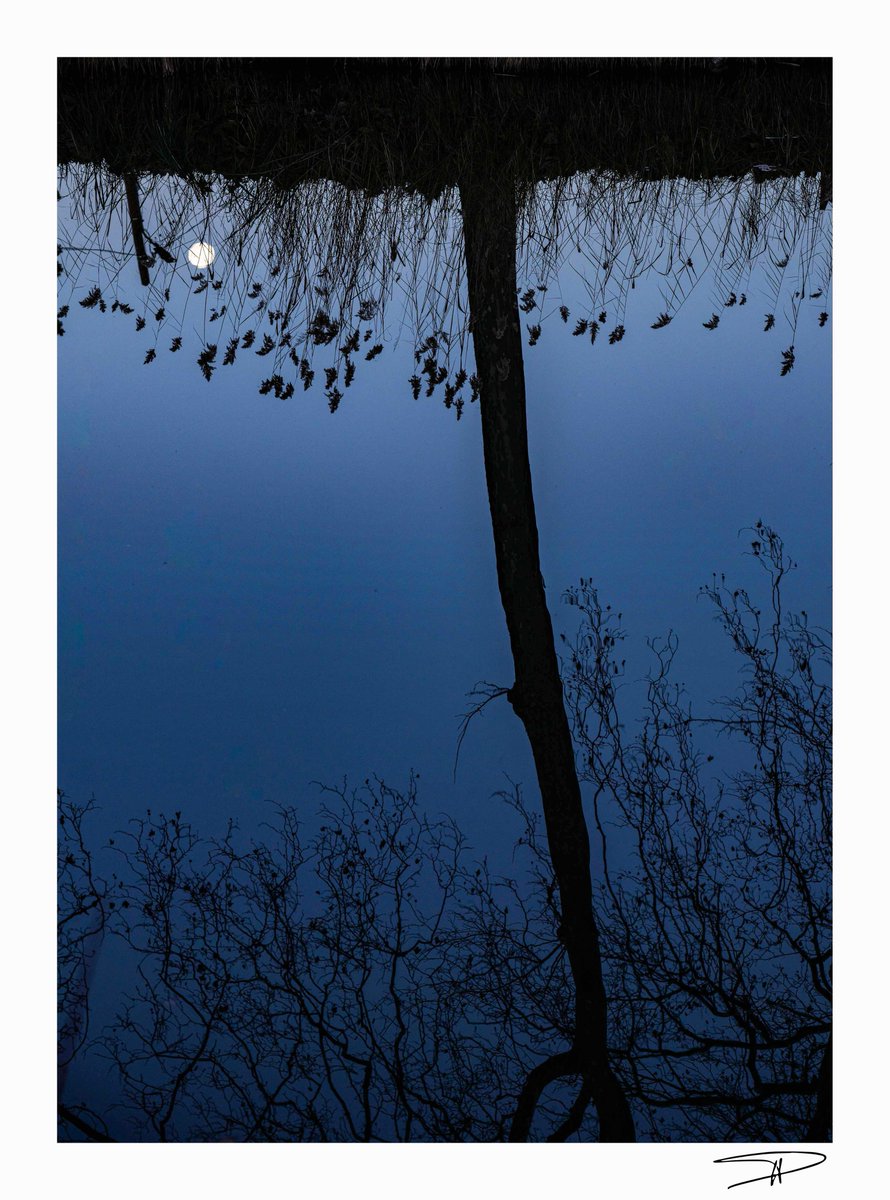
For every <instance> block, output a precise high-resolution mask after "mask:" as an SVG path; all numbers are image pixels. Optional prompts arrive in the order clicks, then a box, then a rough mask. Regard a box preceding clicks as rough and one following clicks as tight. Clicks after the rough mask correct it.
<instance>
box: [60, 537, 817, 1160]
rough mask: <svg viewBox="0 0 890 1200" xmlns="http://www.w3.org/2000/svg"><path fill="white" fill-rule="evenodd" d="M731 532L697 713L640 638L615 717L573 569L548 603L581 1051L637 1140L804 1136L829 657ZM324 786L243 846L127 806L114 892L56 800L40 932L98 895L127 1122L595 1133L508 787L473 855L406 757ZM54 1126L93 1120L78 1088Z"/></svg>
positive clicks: (550, 928) (355, 1132)
mask: <svg viewBox="0 0 890 1200" xmlns="http://www.w3.org/2000/svg"><path fill="white" fill-rule="evenodd" d="M753 543H754V546H756V547H757V549H756V550H755V551H753V553H754V555H755V557H756V558H757V559H758V560H759V562H760V563H761V564H763V566H764V567H765V568H766V572H767V580H768V586H769V597H770V598H769V601H768V602H767V603H766V604H765V605H764V608H763V609H761V608H760V607H759V604H758V602H757V601H756V599H755V598H753V597H752V596H751V595H749V593H748V592H746V591H744V590H741V589H738V590H734V591H733V590H730V589H728V588H727V587H726V586H725V584H724V583H723V582H722V580H721V581H718V580H714V581H713V583H712V584H711V585H710V586H709V587H708V588H706V589H704V594H705V596H706V598H707V599H708V601H709V603H710V604H711V605H712V607H713V611H714V612H715V614H716V616H717V618H718V620H719V622H720V624H721V626H722V628H723V629H724V631H725V633H726V634H727V636H728V639H729V640H730V642H731V644H732V647H733V649H734V651H735V652H736V654H737V655H738V656H739V657H740V658H741V661H742V664H743V667H744V670H745V673H744V674H743V676H742V677H741V686H740V688H739V689H738V690H737V692H736V693H735V694H733V695H732V696H731V697H729V698H728V699H726V700H724V701H722V702H721V704H720V707H719V709H718V715H712V716H707V717H698V716H696V715H695V714H694V713H693V711H692V709H691V708H690V705H689V703H688V702H687V701H685V700H684V697H683V693H682V691H681V690H680V689H679V688H678V687H677V686H675V685H674V684H672V683H671V677H670V670H671V666H672V663H673V659H674V655H675V651H676V643H675V641H674V640H673V639H669V640H668V641H667V642H665V643H652V645H653V649H654V652H655V663H656V669H655V671H653V673H652V675H651V678H650V680H649V683H648V701H647V705H646V708H645V711H644V714H643V717H642V720H641V722H640V724H639V727H638V729H637V732H636V734H635V735H634V736H629V735H628V734H627V733H626V727H625V726H623V725H622V721H621V720H619V707H620V706H619V700H620V689H619V684H620V683H621V681H622V678H623V675H622V667H621V664H620V660H619V659H618V658H617V655H618V653H619V647H620V645H621V640H622V636H623V635H622V632H621V629H620V624H619V622H618V618H617V615H615V614H613V613H612V610H611V609H609V608H604V607H603V606H602V605H601V604H600V602H599V599H598V597H597V595H596V593H595V591H594V590H593V588H592V587H591V586H590V584H589V583H586V582H585V583H582V585H581V586H580V587H579V588H577V589H574V590H573V591H571V592H570V593H569V594H568V599H569V601H570V604H571V606H572V608H573V609H576V610H577V612H578V613H579V614H580V618H581V619H580V624H579V628H578V631H577V636H576V637H575V638H574V640H573V641H572V642H571V643H568V644H569V646H570V650H569V658H568V660H567V662H566V663H565V664H564V676H565V694H566V697H567V702H568V710H569V713H570V714H571V716H572V719H573V725H574V733H575V745H576V748H577V751H578V755H579V762H580V764H581V768H580V774H581V776H582V779H583V781H584V784H585V788H586V789H589V790H591V791H592V799H593V804H594V811H595V821H596V830H597V834H598V845H599V849H600V850H601V852H602V875H601V877H600V882H599V885H598V887H597V888H596V890H595V892H594V904H595V912H596V919H597V923H598V927H599V936H600V947H601V961H602V970H603V985H604V991H605V993H606V994H607V995H608V997H609V1000H610V1004H609V1007H608V1024H607V1053H608V1055H609V1060H610V1062H611V1063H612V1067H613V1070H614V1073H615V1076H616V1078H617V1079H618V1080H619V1081H620V1085H621V1087H622V1089H623V1090H624V1093H625V1094H626V1095H627V1096H628V1098H629V1102H630V1105H631V1106H632V1112H633V1116H634V1120H635V1122H636V1125H637V1128H638V1129H639V1131H640V1134H641V1135H642V1136H644V1137H646V1138H648V1139H657V1140H663V1139H670V1140H681V1139H683V1140H690V1139H703V1140H715V1141H730V1140H752V1141H754V1140H760V1139H764V1140H779V1139H781V1140H803V1139H806V1140H826V1139H827V1138H828V1137H829V1136H830V1128H831V1118H830V1098H831V1066H830V997H831V985H830V953H831V942H830V898H829V886H830V860H829V854H830V802H829V795H830V691H829V689H828V686H827V683H826V682H825V680H824V676H825V674H826V667H827V662H828V654H829V650H828V643H827V639H826V637H825V635H823V634H822V633H821V632H820V631H818V630H814V629H812V628H811V627H810V626H809V624H808V620H807V617H806V615H805V614H799V613H791V614H786V613H785V611H784V609H783V602H782V584H783V579H784V577H785V575H786V573H787V571H788V570H789V568H790V565H791V564H790V562H789V560H788V559H787V557H786V556H785V554H784V550H783V548H782V545H781V542H780V541H779V539H778V538H777V537H776V535H775V534H774V533H773V532H772V531H771V530H769V529H767V528H765V527H763V526H759V527H757V528H756V529H755V531H754V535H753ZM715 731H716V733H718V734H719V737H720V743H719V744H720V745H721V746H722V747H724V748H723V749H722V750H721V757H722V758H727V759H728V760H729V761H732V763H733V767H732V769H731V770H730V771H728V772H726V773H724V775H723V776H722V777H720V776H715V775H714V774H713V768H712V767H711V766H710V764H709V761H708V755H707V754H706V753H705V751H704V750H703V749H699V748H697V741H698V740H699V739H701V738H704V739H705V740H706V741H707V742H708V743H710V741H712V740H713V736H712V735H713V734H714V732H715ZM324 796H325V802H324V806H323V810H322V813H321V816H320V818H319V820H320V825H319V826H318V828H317V831H316V832H315V833H314V834H313V835H312V836H309V837H306V836H304V835H303V834H302V833H301V829H300V825H299V822H298V819H297V814H296V811H295V810H291V809H286V808H282V809H279V810H276V812H275V815H274V820H273V821H272V823H271V824H270V826H269V831H268V837H266V838H264V839H263V840H262V841H255V842H253V843H251V844H249V845H244V844H243V839H240V838H239V836H238V834H237V830H236V829H235V828H234V827H232V828H230V830H229V832H228V834H227V835H226V836H225V837H223V838H222V839H219V840H216V841H212V840H211V841H203V840H202V839H200V838H199V836H198V834H197V833H196V831H194V830H193V829H192V828H191V827H190V826H189V824H188V823H187V822H186V821H184V820H183V818H182V816H181V814H179V813H177V814H174V815H173V816H172V817H166V816H163V815H161V814H151V813H150V814H147V815H146V817H144V818H142V819H140V820H138V821H134V822H133V823H132V824H131V828H130V831H129V832H128V833H127V834H125V835H117V836H116V837H115V839H114V843H115V844H114V846H113V848H112V849H113V852H114V853H116V854H118V855H119V856H120V859H121V866H120V868H119V869H118V872H117V876H118V878H116V879H113V880H112V885H113V886H110V885H108V884H106V883H104V882H102V881H101V880H99V879H97V878H96V873H95V871H94V870H93V868H92V865H91V863H90V854H89V850H88V848H87V842H86V840H85V837H84V831H83V818H84V817H85V816H86V815H87V814H86V813H85V812H83V811H80V810H77V809H76V808H75V807H74V806H72V805H71V803H70V801H67V799H65V800H64V805H65V808H64V812H65V814H66V820H65V822H64V824H63V825H62V827H61V831H62V841H61V845H62V859H63V861H66V860H67V856H68V855H69V853H72V854H74V856H75V861H76V863H77V864H78V878H79V879H80V880H81V881H90V882H89V885H88V886H87V885H86V884H85V883H83V882H81V883H80V884H78V886H77V887H74V888H72V887H70V886H69V887H66V889H65V891H64V899H63V903H68V904H69V905H70V906H71V915H72V917H73V920H65V918H66V917H67V915H68V914H67V913H66V912H64V911H63V914H62V916H63V927H68V928H71V927H73V926H74V925H75V924H76V922H77V920H78V919H79V918H81V917H82V916H83V914H84V912H89V913H92V911H93V908H94V907H95V906H96V904H97V903H99V902H100V901H101V904H102V906H103V911H105V913H106V917H107V928H108V933H109V935H110V936H112V937H113V938H114V939H115V940H116V941H117V942H118V943H120V942H121V940H122V942H123V943H124V944H125V945H126V946H128V947H129V948H130V951H131V957H132V958H133V960H134V962H135V963H136V964H137V967H138V969H137V970H136V972H135V973H134V976H133V978H134V984H133V987H132V990H131V995H130V997H129V1000H128V1001H127V1003H126V1005H124V1006H123V1007H122V1009H121V1011H120V1013H119V1015H118V1017H117V1019H116V1021H115V1023H114V1026H113V1027H112V1028H111V1029H108V1030H106V1031H105V1032H104V1034H103V1036H102V1038H101V1041H100V1045H101V1047H102V1049H103V1051H104V1053H105V1054H106V1055H109V1056H110V1058H111V1060H112V1061H113V1062H114V1063H116V1065H117V1068H118V1070H119V1072H120V1079H121V1083H122V1093H123V1094H122V1107H123V1109H129V1111H130V1113H131V1116H132V1119H133V1125H132V1136H135V1137H139V1138H150V1139H156V1140H161V1141H175V1140H189V1141H194V1140H208V1141H216V1140H252V1141H269V1140H287V1141H294V1140H319V1141H341V1140H346V1141H353V1140H355V1141H375V1140H379V1141H502V1140H507V1139H509V1138H511V1137H513V1136H515V1134H514V1131H515V1129H516V1128H517V1124H518V1122H524V1123H525V1126H524V1128H523V1136H524V1137H525V1138H528V1139H532V1140H536V1139H540V1138H546V1139H548V1140H553V1141H559V1140H565V1139H566V1138H569V1137H577V1138H581V1139H582V1140H589V1139H595V1138H598V1137H601V1136H602V1130H601V1126H600V1109H599V1107H598V1106H597V1105H596V1102H595V1096H594V1095H593V1092H592V1089H591V1088H590V1085H589V1075H587V1073H586V1071H585V1066H584V1063H583V1060H582V1059H581V1058H580V1057H579V1056H576V1055H574V1054H573V1052H572V1051H571V1050H570V1051H568V1052H567V1051H566V1046H567V1045H568V1046H569V1047H574V1045H575V1039H576V1027H577V1010H578V1008H579V1001H578V999H577V989H576V980H575V976H574V972H573V963H572V961H571V954H572V953H573V951H574V948H573V947H572V946H571V945H570V942H569V939H570V937H571V933H570V932H569V931H568V930H567V928H566V926H567V920H566V905H565V901H564V899H563V898H562V897H561V896H560V893H559V886H558V872H557V871H556V869H555V866H554V863H553V861H552V858H551V848H550V847H551V845H552V843H550V842H549V839H548V838H547V837H544V836H543V831H542V828H541V821H540V818H539V817H538V816H537V815H536V814H535V813H533V812H532V811H531V810H530V809H529V808H528V807H527V805H526V804H525V801H524V799H523V796H522V793H521V790H520V789H519V788H518V787H515V788H514V789H513V790H512V791H510V792H509V793H506V794H505V797H504V799H505V800H506V802H507V803H508V805H509V806H510V808H511V809H512V810H513V811H514V814H515V816H516V818H517V820H518V828H517V833H516V838H515V852H514V866H513V868H512V869H511V871H510V873H508V874H498V873H495V872H493V871H491V870H490V869H489V866H488V864H487V862H485V861H483V862H478V861H475V860H474V859H473V857H472V855H471V853H470V850H469V848H468V847H467V845H466V844H465V842H464V839H463V837H462V836H461V833H460V831H459V829H458V828H457V827H456V825H455V824H454V822H453V821H451V820H449V819H447V818H440V819H438V820H430V819H428V818H426V817H424V815H423V813H422V810H421V808H420V804H419V800H418V795H417V781H416V779H415V778H413V777H412V778H411V780H410V782H409V786H408V788H407V789H406V790H405V791H400V790H397V789H394V788H392V787H390V786H388V785H386V784H384V783H382V782H381V781H379V780H369V781H366V784H365V786H364V787H363V788H362V789H359V790H358V791H356V792H350V791H349V790H347V788H346V787H345V786H343V787H341V788H338V789H326V790H325V792H324ZM72 812H73V813H74V814H75V817H76V818H77V819H76V820H73V821H72V820H71V817H70V814H71V813H72ZM78 814H79V815H78ZM69 844H73V847H74V849H73V850H71V851H69V850H68V849H67V846H68V845H69ZM68 865H69V866H70V865H71V864H68ZM75 958H76V961H79V960H78V959H77V957H76V956H75ZM81 958H82V956H81ZM561 1056H564V1057H561ZM554 1060H555V1062H556V1068H555V1069H551V1068H549V1067H548V1068H546V1071H545V1070H542V1069H541V1064H542V1063H544V1064H549V1063H552V1062H553V1061H554ZM62 1117H63V1128H66V1129H71V1128H74V1129H76V1130H78V1131H79V1134H80V1135H82V1136H87V1137H93V1138H98V1139H105V1138H106V1137H107V1136H108V1135H107V1133H106V1131H105V1124H104V1122H103V1121H102V1120H101V1118H100V1117H98V1116H96V1115H95V1114H92V1113H89V1112H88V1111H87V1110H85V1109H83V1108H80V1107H78V1108H73V1107H67V1108H63V1110H62ZM117 1121H118V1123H120V1117H118V1118H117Z"/></svg>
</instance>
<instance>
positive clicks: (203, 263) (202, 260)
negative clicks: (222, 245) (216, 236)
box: [188, 242, 216, 268]
mask: <svg viewBox="0 0 890 1200" xmlns="http://www.w3.org/2000/svg"><path fill="white" fill-rule="evenodd" d="M215 258H216V251H215V250H214V249H213V247H212V246H211V245H210V243H209V242H195V244H194V246H191V247H190V248H189V253H188V259H189V262H190V263H191V264H192V266H193V267H199V268H202V267H209V266H210V264H211V263H212V262H213V260H214V259H215Z"/></svg>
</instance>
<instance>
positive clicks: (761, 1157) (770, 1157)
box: [714, 1150, 826, 1191]
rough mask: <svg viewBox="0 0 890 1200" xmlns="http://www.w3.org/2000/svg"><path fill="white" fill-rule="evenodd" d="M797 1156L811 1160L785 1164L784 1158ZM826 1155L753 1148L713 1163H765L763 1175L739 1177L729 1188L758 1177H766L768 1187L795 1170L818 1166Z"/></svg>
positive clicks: (740, 1185)
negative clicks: (795, 1164) (793, 1164)
mask: <svg viewBox="0 0 890 1200" xmlns="http://www.w3.org/2000/svg"><path fill="white" fill-rule="evenodd" d="M798 1158H809V1159H812V1160H813V1161H812V1162H804V1163H801V1164H800V1165H799V1166H796V1167H794V1166H786V1165H785V1164H786V1160H792V1161H795V1160H796V1159H798ZM825 1158H826V1156H825V1155H824V1154H820V1153H819V1151H818V1150H782V1151H771V1150H755V1151H753V1152H752V1153H751V1154H730V1155H729V1157H728V1158H715V1159H714V1162H715V1163H765V1164H766V1165H767V1166H768V1167H769V1168H770V1169H769V1171H767V1172H766V1174H764V1175H752V1176H751V1178H750V1179H739V1180H738V1181H737V1182H736V1183H731V1184H730V1185H729V1188H734V1187H742V1186H743V1185H744V1184H746V1183H757V1182H758V1180H760V1179H768V1180H769V1185H770V1187H772V1186H773V1184H774V1183H781V1182H782V1179H783V1178H784V1176H785V1175H793V1174H794V1173H795V1171H806V1170H808V1169H809V1168H810V1167H818V1166H819V1165H820V1164H821V1163H824V1162H825ZM729 1188H727V1191H728V1190H729Z"/></svg>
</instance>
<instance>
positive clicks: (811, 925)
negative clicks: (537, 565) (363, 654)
mask: <svg viewBox="0 0 890 1200" xmlns="http://www.w3.org/2000/svg"><path fill="white" fill-rule="evenodd" d="M750 553H751V554H752V556H753V557H754V558H755V559H756V560H757V561H758V562H759V564H760V565H761V566H762V567H763V568H764V570H765V572H766V576H767V581H768V590H769V600H768V603H766V604H765V605H764V608H761V607H760V606H759V602H758V601H757V600H756V599H754V598H752V596H751V595H749V593H748V592H747V591H745V590H743V589H734V590H733V589H730V588H728V587H727V586H726V584H725V581H724V579H723V578H722V577H721V579H720V580H717V579H716V578H715V579H714V581H713V582H712V584H711V585H710V586H708V587H707V588H704V589H703V593H704V596H705V597H706V598H707V600H708V601H709V602H710V603H711V604H712V605H713V607H714V611H715V614H716V617H717V620H718V621H719V623H720V625H721V627H722V629H723V630H724V632H725V633H726V635H727V636H728V638H729V639H730V640H731V643H732V645H733V648H734V650H735V652H736V653H737V654H738V655H739V656H740V657H741V659H742V663H743V675H742V677H741V678H742V682H741V686H740V688H739V690H738V691H737V692H736V693H735V694H734V695H732V696H731V697H729V698H728V699H725V700H723V701H722V702H721V703H720V706H719V708H718V715H716V716H708V717H696V716H695V715H694V713H693V710H692V708H691V706H690V704H689V702H688V700H687V699H686V698H685V696H684V693H683V691H682V689H681V688H680V687H679V686H677V685H676V684H674V683H673V682H672V677H671V672H672V666H673V661H674V657H675V653H676V650H677V642H676V639H675V638H674V637H668V638H667V639H666V640H665V641H662V642H658V643H656V642H653V643H650V645H651V646H652V649H653V651H654V655H655V669H654V671H653V672H652V674H651V676H650V678H649V680H648V704H647V710H646V713H645V715H644V717H643V719H642V721H641V723H640V725H639V726H638V728H637V730H636V732H635V733H634V734H633V735H628V733H627V730H626V726H625V725H624V723H623V720H622V713H621V707H622V706H621V704H620V699H621V697H620V686H621V682H622V680H623V677H624V671H623V666H622V663H621V662H620V661H619V660H618V654H619V652H620V651H619V647H620V645H621V640H622V638H623V633H622V631H621V628H620V621H619V618H618V616H617V615H616V614H615V613H614V612H613V611H612V610H611V609H609V608H608V607H606V608H603V606H602V605H601V603H600V601H599V599H598V597H597V594H596V591H595V590H594V589H593V588H592V587H591V586H590V584H589V583H582V585H581V587H580V588H578V589H575V590H573V591H572V592H571V593H570V595H569V599H570V602H571V603H572V604H574V605H577V606H578V607H579V608H580V610H581V614H582V622H581V628H580V633H579V636H578V638H577V640H576V642H575V644H574V646H573V647H572V651H571V659H570V663H569V664H568V670H567V695H568V698H569V704H570V708H571V710H572V713H573V719H574V732H575V738H576V742H577V744H578V747H579V756H580V760H581V772H582V776H583V778H584V779H585V781H586V782H587V783H588V784H589V785H590V786H591V787H592V789H593V800H594V811H595V821H596V827H597V830H598V832H599V838H600V848H601V852H602V885H601V889H600V894H599V897H598V911H599V913H600V923H601V927H602V928H603V930H604V935H603V936H604V949H603V954H604V956H605V958H606V960H607V964H608V965H607V968H606V970H607V976H608V978H609V981H610V983H609V986H610V998H611V1000H612V1005H611V1012H612V1015H613V1035H612V1036H613V1042H612V1046H613V1053H615V1054H616V1055H617V1056H619V1059H620V1064H621V1065H620V1070H621V1076H622V1079H624V1080H625V1082H626V1086H627V1087H628V1089H629V1091H630V1094H631V1095H632V1096H633V1097H634V1099H635V1100H636V1101H637V1102H638V1103H639V1104H641V1105H643V1106H644V1108H645V1111H646V1112H647V1113H648V1118H649V1132H650V1136H653V1137H665V1136H678V1135H679V1136H683V1137H688V1138H695V1137H701V1138H709V1139H712V1138H715V1137H718V1136H719V1137H720V1138H721V1139H725V1140H729V1139H744V1140H758V1139H761V1138H766V1139H769V1140H775V1139H778V1138H782V1139H786V1140H788V1139H802V1138H809V1139H818V1140H823V1139H826V1138H827V1137H828V1136H829V1131H830V1088H831V1059H830V1055H831V1049H830V1007H831V973H830V963H831V891H830V884H831V866H830V853H831V815H830V787H831V692H830V687H829V685H828V681H827V675H828V666H829V660H830V650H829V645H828V641H827V638H826V636H825V635H824V633H823V631H821V630H817V629H813V628H812V627H811V626H810V624H809V621H808V617H807V614H806V613H805V612H801V613H786V611H785V610H784V607H783V583H784V580H785V577H786V576H787V574H788V572H789V570H790V569H792V567H793V564H792V563H791V561H790V559H789V558H788V557H787V555H786V554H785V551H784V547H783V545H782V542H781V540H780V538H779V537H778V536H777V535H776V533H775V532H774V531H773V530H771V529H769V528H767V527H766V526H764V525H763V524H762V523H758V524H757V526H756V527H755V528H754V529H753V530H752V531H751V542H750ZM705 730H710V731H711V732H712V733H716V734H717V735H718V736H719V737H720V738H721V739H723V743H724V745H725V743H726V741H728V742H729V745H728V746H725V751H724V753H723V757H725V758H729V759H730V760H732V759H733V758H734V759H735V763H734V765H733V766H732V767H731V769H730V770H729V772H728V773H727V774H724V775H723V776H722V777H720V776H717V775H716V773H715V771H714V769H713V768H712V767H710V766H709V764H710V762H711V759H712V757H713V756H712V755H705V754H704V753H703V751H702V750H700V749H699V748H698V742H699V739H700V737H701V735H702V733H703V731H705Z"/></svg>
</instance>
